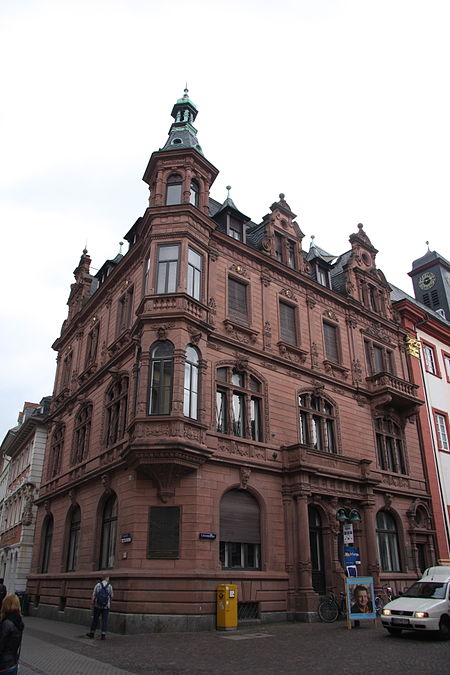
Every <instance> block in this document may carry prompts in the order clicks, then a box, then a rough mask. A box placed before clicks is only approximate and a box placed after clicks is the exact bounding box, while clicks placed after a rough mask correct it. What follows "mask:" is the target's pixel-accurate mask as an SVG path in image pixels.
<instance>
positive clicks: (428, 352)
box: [422, 343, 439, 375]
mask: <svg viewBox="0 0 450 675" xmlns="http://www.w3.org/2000/svg"><path fill="white" fill-rule="evenodd" d="M422 350H423V358H424V362H425V370H426V371H427V373H431V374H432V375H439V371H438V367H437V359H436V351H435V348H434V346H433V345H427V344H425V343H423V344H422Z"/></svg>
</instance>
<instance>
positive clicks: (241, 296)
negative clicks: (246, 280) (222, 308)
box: [228, 277, 248, 322]
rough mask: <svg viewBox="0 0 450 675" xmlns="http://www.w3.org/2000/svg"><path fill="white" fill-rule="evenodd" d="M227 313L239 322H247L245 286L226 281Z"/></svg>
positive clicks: (231, 279) (236, 282) (230, 279)
mask: <svg viewBox="0 0 450 675" xmlns="http://www.w3.org/2000/svg"><path fill="white" fill-rule="evenodd" d="M228 312H229V314H230V316H233V317H234V318H236V319H239V320H241V321H245V322H247V321H248V303H247V284H243V283H241V282H240V281H237V279H233V278H231V277H230V278H229V279H228Z"/></svg>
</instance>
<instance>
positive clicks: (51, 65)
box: [0, 0, 450, 442]
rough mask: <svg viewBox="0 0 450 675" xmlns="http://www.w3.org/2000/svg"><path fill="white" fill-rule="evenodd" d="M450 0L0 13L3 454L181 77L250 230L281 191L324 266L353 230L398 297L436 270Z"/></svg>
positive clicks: (101, 3)
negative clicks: (421, 266)
mask: <svg viewBox="0 0 450 675" xmlns="http://www.w3.org/2000/svg"><path fill="white" fill-rule="evenodd" d="M449 30H450V3H449V2H448V0H423V1H416V0H373V1H372V0H341V1H340V0H278V1H277V2H275V1H274V0H227V2H220V3H219V2H214V0H190V1H189V2H186V1H185V0H184V1H180V0H170V1H167V2H162V0H147V1H145V0H123V1H119V0H53V1H52V0H47V1H46V0H36V1H33V0H29V1H28V2H27V1H26V0H0V63H1V64H2V67H1V70H0V87H1V89H0V91H1V100H0V157H1V161H0V224H1V243H2V250H3V255H2V261H1V265H0V283H1V288H2V305H1V307H2V309H1V319H2V323H1V332H0V359H1V363H0V368H1V371H0V372H1V377H2V380H1V382H2V384H1V388H0V404H1V405H0V442H1V440H2V439H3V437H4V435H5V433H6V432H7V430H8V429H9V428H10V427H12V426H14V425H15V423H16V420H17V414H18V412H19V410H21V409H22V407H23V402H24V401H26V400H27V401H34V402H38V401H39V400H40V399H41V398H42V396H44V395H48V394H51V393H52V388H53V377H54V368H55V356H56V353H55V352H53V350H52V349H51V344H52V343H53V341H54V340H55V339H56V338H57V337H58V335H59V332H60V327H61V323H62V321H63V320H64V319H65V317H66V313H67V307H66V301H67V297H68V294H69V287H70V284H71V283H72V281H73V274H72V272H73V270H74V269H75V267H76V265H77V263H78V261H79V258H80V255H81V251H82V249H83V247H84V245H85V243H86V242H87V246H88V250H89V253H90V255H91V257H92V261H93V267H95V268H96V269H98V268H99V267H100V266H101V265H102V263H103V262H104V261H105V260H106V259H107V258H112V257H114V256H115V255H116V254H117V253H118V251H119V244H118V242H119V241H120V240H122V238H123V235H124V234H125V233H126V232H127V231H128V229H129V228H130V226H131V225H132V224H133V223H134V222H135V220H136V218H137V217H138V216H140V215H142V213H143V212H144V210H145V208H146V206H147V196H148V192H147V186H146V185H145V184H144V183H143V182H142V180H141V177H142V175H143V172H144V170H145V167H146V165H147V161H148V159H149V157H150V154H151V153H152V151H154V150H157V149H158V148H160V147H162V145H163V144H164V142H165V140H166V138H167V133H168V130H169V127H170V124H171V121H172V118H171V117H170V111H171V109H172V105H173V104H174V103H175V101H176V99H177V98H179V97H180V96H182V94H183V89H184V86H185V82H186V81H187V82H188V86H189V95H190V97H191V98H192V100H193V101H194V102H195V103H196V105H197V107H198V109H199V115H198V117H197V120H196V126H197V128H198V138H199V142H200V144H201V145H202V148H203V150H204V152H205V155H206V157H207V158H208V159H209V160H210V161H211V162H212V163H213V164H214V165H215V166H217V168H218V169H219V170H220V174H219V176H218V178H217V179H216V182H215V184H214V186H213V188H212V191H211V196H212V197H214V198H215V199H217V200H219V201H223V200H224V199H225V198H226V189H225V186H226V185H228V184H230V185H232V187H233V189H232V192H231V196H232V198H233V199H234V201H235V203H236V205H237V206H238V208H239V209H240V210H241V211H243V212H244V213H246V214H247V215H248V216H250V217H251V218H252V220H253V221H255V222H259V221H260V219H261V218H262V216H263V215H264V214H266V213H267V212H268V207H269V206H270V204H272V203H273V202H274V201H276V200H277V198H278V194H279V193H280V192H284V193H285V194H286V199H287V201H288V203H289V204H290V206H291V208H292V210H293V211H294V212H295V213H297V214H298V218H297V220H298V222H299V225H300V227H301V229H302V231H303V232H304V234H305V239H304V247H305V248H306V249H308V248H309V243H310V236H311V235H312V234H314V235H315V242H316V243H317V244H318V245H319V246H321V247H322V248H324V249H326V250H328V251H329V252H331V253H334V254H340V253H343V252H344V251H346V250H348V248H349V243H348V238H349V235H350V234H351V233H352V232H355V231H356V230H357V224H358V223H359V222H362V223H363V224H364V229H365V231H366V233H367V234H368V236H369V237H370V239H371V241H372V243H373V244H374V246H376V247H377V248H378V249H379V251H380V253H379V254H378V256H377V263H378V267H379V268H380V269H382V270H383V272H384V273H385V274H386V276H387V278H388V280H390V281H391V282H393V283H395V284H396V285H398V286H400V287H401V288H403V289H404V290H406V291H407V292H410V293H411V292H412V285H411V282H410V278H409V277H408V276H407V272H408V271H409V270H410V269H411V264H412V261H413V260H414V259H416V258H419V257H420V256H422V255H424V254H425V252H426V250H427V249H426V245H425V241H426V240H429V241H430V248H431V249H432V250H437V251H439V252H440V253H441V254H442V255H443V256H444V257H446V258H447V259H449V258H450V250H449V248H450V247H449V240H450V235H449V223H450V200H449V195H448V185H449V178H450V176H449V174H450V168H449V162H450V159H449V158H450V131H449V128H450V95H449V75H448V71H449V65H450V40H449V38H448V35H449Z"/></svg>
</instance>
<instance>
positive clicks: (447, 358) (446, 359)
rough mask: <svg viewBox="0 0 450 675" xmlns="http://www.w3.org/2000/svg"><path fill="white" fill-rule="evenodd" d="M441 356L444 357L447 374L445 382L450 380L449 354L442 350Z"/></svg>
mask: <svg viewBox="0 0 450 675" xmlns="http://www.w3.org/2000/svg"><path fill="white" fill-rule="evenodd" d="M442 358H443V359H444V367H445V374H446V376H447V382H450V354H446V353H445V352H442Z"/></svg>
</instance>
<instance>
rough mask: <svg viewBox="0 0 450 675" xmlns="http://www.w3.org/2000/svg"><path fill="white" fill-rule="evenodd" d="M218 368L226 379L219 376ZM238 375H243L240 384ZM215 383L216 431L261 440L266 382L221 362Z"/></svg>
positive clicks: (263, 432) (250, 373) (236, 436)
mask: <svg viewBox="0 0 450 675" xmlns="http://www.w3.org/2000/svg"><path fill="white" fill-rule="evenodd" d="M221 370H222V371H224V374H225V379H219V376H218V373H219V371H221ZM237 377H240V378H242V380H241V384H240V383H239V382H238V380H237ZM233 378H234V381H233ZM215 385H216V386H215V432H216V433H218V434H225V435H227V436H233V437H235V438H243V439H245V440H247V441H250V442H252V443H264V439H265V436H266V433H265V428H264V405H265V401H264V397H265V385H264V383H263V381H262V380H261V378H260V377H258V376H256V375H254V374H253V373H252V372H250V371H248V370H237V369H236V367H235V366H233V365H232V364H228V365H221V366H219V367H217V368H216V372H215ZM219 402H220V405H219ZM236 411H237V412H239V415H238V416H236V415H235V412H236ZM256 411H257V412H256ZM219 413H220V414H219ZM219 423H220V424H219ZM238 425H239V427H238Z"/></svg>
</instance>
